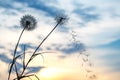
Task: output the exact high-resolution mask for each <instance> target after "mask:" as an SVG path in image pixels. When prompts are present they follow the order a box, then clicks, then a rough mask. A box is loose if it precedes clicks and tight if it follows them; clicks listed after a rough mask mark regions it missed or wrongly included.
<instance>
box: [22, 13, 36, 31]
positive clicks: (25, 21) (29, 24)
mask: <svg viewBox="0 0 120 80" xmlns="http://www.w3.org/2000/svg"><path fill="white" fill-rule="evenodd" d="M20 23H21V26H22V27H23V28H25V29H26V30H28V31H30V30H33V29H35V28H36V24H37V22H36V19H35V18H34V17H33V16H31V15H25V16H23V17H22V18H21V21H20Z"/></svg>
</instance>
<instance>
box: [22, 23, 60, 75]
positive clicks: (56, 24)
mask: <svg viewBox="0 0 120 80" xmlns="http://www.w3.org/2000/svg"><path fill="white" fill-rule="evenodd" d="M59 23H60V22H58V23H57V24H56V25H55V27H54V28H53V29H52V30H51V31H50V33H49V34H48V35H47V36H46V37H45V38H44V39H43V40H42V42H41V43H40V44H39V45H38V47H37V48H36V49H35V51H34V52H33V54H32V56H31V57H30V59H29V60H28V62H27V64H26V66H25V68H24V70H23V72H22V74H21V75H23V73H24V72H25V70H26V68H27V66H28V64H29V63H30V61H31V60H32V58H33V57H34V55H35V53H36V52H37V50H38V49H39V48H40V47H41V45H42V44H43V43H44V42H45V40H46V39H47V38H48V37H49V36H50V34H51V33H52V32H53V31H54V30H55V29H56V27H57V26H58V25H59Z"/></svg>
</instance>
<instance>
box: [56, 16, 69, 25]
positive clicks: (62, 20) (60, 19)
mask: <svg viewBox="0 0 120 80" xmlns="http://www.w3.org/2000/svg"><path fill="white" fill-rule="evenodd" d="M68 19H69V18H68V17H67V15H65V14H59V15H57V16H56V17H55V21H56V22H57V23H59V24H61V25H63V24H65V23H66V22H67V21H68Z"/></svg>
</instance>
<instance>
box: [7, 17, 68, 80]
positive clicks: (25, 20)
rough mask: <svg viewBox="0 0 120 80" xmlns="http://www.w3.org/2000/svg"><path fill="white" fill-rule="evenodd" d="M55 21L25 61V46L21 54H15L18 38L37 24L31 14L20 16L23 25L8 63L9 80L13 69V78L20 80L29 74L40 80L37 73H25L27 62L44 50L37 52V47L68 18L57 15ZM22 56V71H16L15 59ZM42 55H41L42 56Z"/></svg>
mask: <svg viewBox="0 0 120 80" xmlns="http://www.w3.org/2000/svg"><path fill="white" fill-rule="evenodd" d="M55 20H56V22H57V24H56V25H55V26H54V27H53V29H52V30H51V31H50V32H49V34H48V35H47V36H46V37H45V38H44V39H43V40H42V41H41V42H40V43H39V45H38V46H37V48H36V49H35V50H34V52H33V53H32V55H31V56H30V58H29V60H28V61H27V62H26V63H25V54H26V53H25V46H24V53H23V54H20V55H16V54H17V48H18V45H19V43H20V39H21V37H22V35H23V33H24V31H25V30H28V31H31V30H33V29H35V28H36V25H37V22H36V19H35V18H34V17H33V16H31V15H25V16H23V17H22V18H21V21H20V23H21V26H22V27H23V30H22V32H21V34H20V36H19V39H18V41H17V44H16V46H15V49H14V55H13V60H12V62H11V63H10V69H9V75H8V80H10V77H11V72H12V71H14V72H15V74H16V78H14V79H13V80H21V79H22V78H26V77H28V78H30V76H34V77H36V79H38V80H40V79H39V78H38V77H37V75H35V74H25V71H26V69H27V68H28V65H29V63H30V62H31V61H32V60H33V59H34V58H35V57H36V56H38V55H41V56H42V54H43V53H45V52H41V53H37V51H38V49H39V48H40V47H41V45H42V44H43V43H44V42H45V40H47V38H48V37H49V36H50V35H51V33H52V32H53V31H54V30H55V29H56V27H57V26H58V25H61V24H64V23H65V22H66V21H67V20H68V19H67V17H66V16H57V17H56V19H55ZM20 57H22V59H23V60H22V66H23V67H22V72H18V70H17V65H16V62H17V59H18V58H20ZM42 57H43V56H42Z"/></svg>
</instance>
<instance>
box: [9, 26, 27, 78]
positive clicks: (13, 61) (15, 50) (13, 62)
mask: <svg viewBox="0 0 120 80" xmlns="http://www.w3.org/2000/svg"><path fill="white" fill-rule="evenodd" d="M24 31H25V28H24V29H23V30H22V32H21V34H20V36H19V39H18V42H17V44H16V46H15V49H14V54H13V60H12V64H11V66H10V70H9V75H8V80H9V79H10V75H11V71H12V68H13V65H14V64H15V62H16V60H15V55H16V52H17V48H18V45H19V42H20V39H21V37H22V34H23V32H24ZM15 68H16V67H15Z"/></svg>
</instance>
